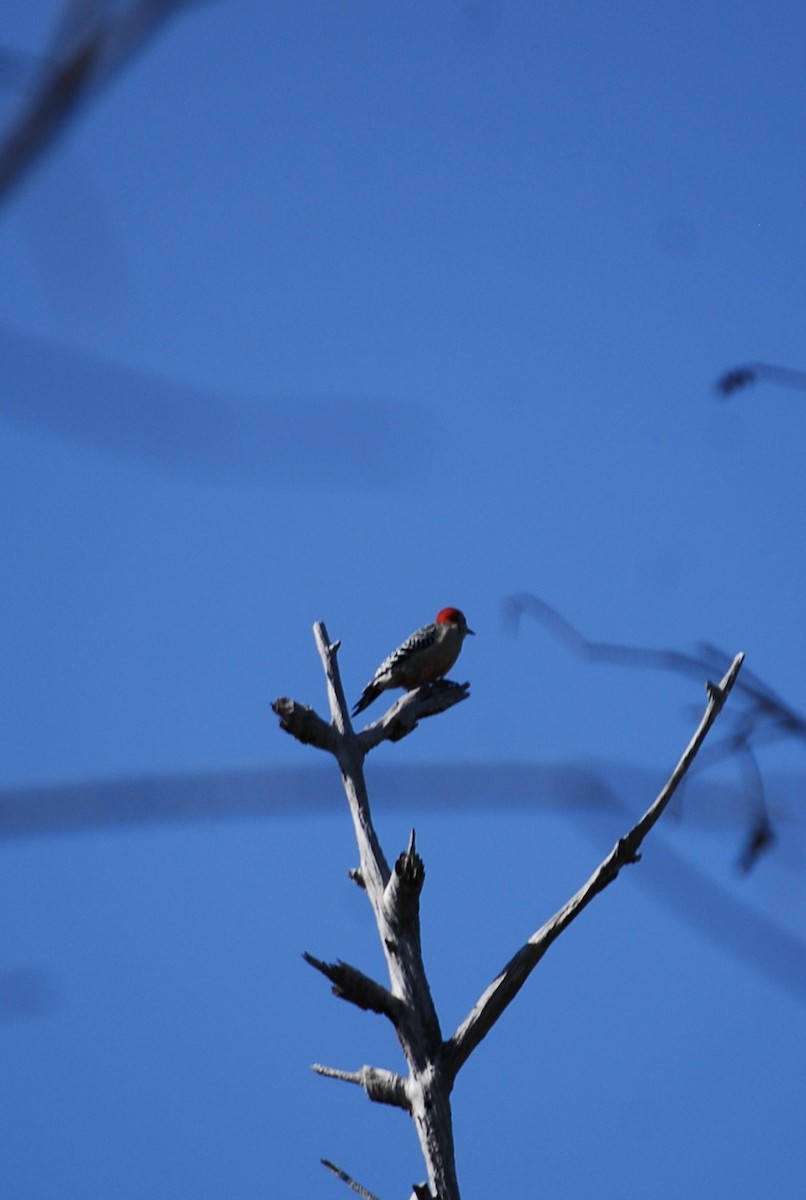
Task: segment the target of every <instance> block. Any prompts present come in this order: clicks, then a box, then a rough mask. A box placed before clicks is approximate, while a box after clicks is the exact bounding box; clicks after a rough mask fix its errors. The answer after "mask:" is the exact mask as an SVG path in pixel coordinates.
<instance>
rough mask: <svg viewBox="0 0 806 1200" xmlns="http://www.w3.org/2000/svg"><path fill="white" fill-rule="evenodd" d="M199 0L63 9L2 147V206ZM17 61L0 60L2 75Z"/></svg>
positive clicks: (96, 3) (87, 0)
mask: <svg viewBox="0 0 806 1200" xmlns="http://www.w3.org/2000/svg"><path fill="white" fill-rule="evenodd" d="M199 2H200V0H133V2H132V3H129V4H127V5H119V4H114V3H109V2H107V0H71V2H69V3H67V4H66V6H65V8H64V10H63V13H62V17H61V20H60V22H59V26H58V29H57V31H56V36H55V39H54V42H53V45H52V46H51V47H50V49H49V51H48V52H47V54H46V55H44V56H43V58H42V62H41V65H40V69H39V71H38V72H37V74H36V78H35V80H34V82H33V85H32V88H31V91H30V94H28V95H27V96H26V97H25V100H24V102H23V104H22V110H21V112H20V113H19V114H18V115H17V117H16V119H15V120H14V121H13V123H12V125H11V128H10V130H9V132H8V133H7V134H6V136H5V137H4V138H3V139H2V141H0V203H2V202H3V200H5V199H6V198H7V197H8V195H9V194H10V193H11V191H12V190H13V188H14V187H15V186H16V185H17V184H18V183H20V182H21V180H22V179H23V178H24V177H25V175H26V174H27V172H28V171H29V170H30V168H31V167H32V166H33V165H34V164H35V163H36V161H37V160H38V159H39V158H40V157H41V156H42V155H43V154H45V153H46V151H47V150H48V148H49V147H50V146H51V144H52V143H53V142H54V141H55V140H56V139H57V138H58V137H60V136H61V135H62V134H63V133H64V131H65V130H66V128H67V126H68V124H69V122H70V121H71V119H72V118H73V117H74V116H75V115H76V113H77V112H78V111H79V110H80V108H81V106H82V105H83V104H85V103H86V102H87V100H88V99H89V98H90V97H91V96H92V95H93V94H94V93H95V92H97V91H98V90H99V89H100V88H102V87H103V86H104V85H105V84H107V83H108V82H109V80H110V79H111V78H112V77H113V75H114V74H115V73H116V72H117V71H118V70H120V69H121V68H122V67H124V66H125V65H126V64H127V63H128V62H129V61H130V60H131V59H132V58H133V57H134V55H135V54H137V52H138V51H139V50H140V49H141V48H142V47H143V45H144V44H145V43H146V42H147V41H148V39H149V38H150V37H152V36H153V35H154V34H155V33H156V32H157V31H158V30H159V28H160V26H161V25H162V24H163V22H164V21H166V20H167V19H168V18H169V17H172V16H174V15H175V14H177V13H178V12H179V11H180V10H181V9H184V8H188V7H190V5H191V4H196V3H199ZM14 58H15V56H14V55H12V54H10V52H9V51H8V50H4V51H3V54H2V59H3V63H4V64H5V70H4V74H5V75H6V76H8V72H9V64H12V66H13V64H14ZM20 61H22V59H20Z"/></svg>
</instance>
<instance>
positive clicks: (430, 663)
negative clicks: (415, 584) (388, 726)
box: [353, 608, 475, 717]
mask: <svg viewBox="0 0 806 1200" xmlns="http://www.w3.org/2000/svg"><path fill="white" fill-rule="evenodd" d="M468 633H469V634H473V630H472V629H468V627H467V621H466V620H465V617H464V613H461V612H459V609H458V608H443V609H441V610H440V611H439V612H438V613H437V615H436V620H435V621H434V622H433V624H431V625H424V626H423V628H422V629H418V630H417V632H416V633H413V634H411V636H410V637H407V638H406V640H405V642H403V644H402V645H401V646H398V648H397V650H394V651H393V652H392V653H391V654H390V655H389V657H388V658H385V659H384V660H383V662H382V663H381V665H380V666H379V667H378V670H377V671H376V672H375V674H374V675H373V676H372V679H370V681H369V683H368V684H367V686H366V687H365V688H364V690H363V692H362V693H361V699H360V700H359V701H358V703H357V704H356V706H355V708H354V709H353V716H354V717H355V716H357V715H358V713H360V712H363V711H364V709H365V708H368V707H369V705H370V704H372V701H373V700H375V699H377V697H378V696H380V694H381V692H385V691H386V689H387V688H405V689H406V691H411V690H412V689H413V688H418V687H420V686H421V685H422V684H424V683H432V682H433V680H435V679H441V678H442V677H443V675H446V674H447V673H448V671H450V669H451V667H452V666H453V664H454V663H455V662H456V660H457V658H458V657H459V651H460V650H461V649H462V642H463V641H464V640H465V637H466V635H467V634H468ZM473 636H475V635H473Z"/></svg>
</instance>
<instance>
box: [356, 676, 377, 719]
mask: <svg viewBox="0 0 806 1200" xmlns="http://www.w3.org/2000/svg"><path fill="white" fill-rule="evenodd" d="M382 691H383V688H380V687H378V685H377V683H375V682H374V681H373V682H372V683H368V684H367V686H366V687H365V688H364V690H363V692H362V693H361V699H360V700H359V701H358V703H357V704H356V705H355V707H354V708H353V716H354V717H357V716H358V714H359V713H360V712H363V711H364V709H365V708H369V706H370V704H371V703H372V701H373V700H376V699H377V698H378V696H380V694H381V692H382Z"/></svg>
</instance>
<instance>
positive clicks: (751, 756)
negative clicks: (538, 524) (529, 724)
mask: <svg viewBox="0 0 806 1200" xmlns="http://www.w3.org/2000/svg"><path fill="white" fill-rule="evenodd" d="M524 615H528V616H530V617H533V618H534V619H535V620H537V621H539V622H540V624H541V625H543V626H544V627H545V628H546V629H548V630H549V632H550V633H552V634H554V636H555V637H557V638H559V639H560V640H561V641H563V642H565V644H566V645H567V646H569V647H570V648H571V650H573V651H574V653H575V654H577V655H579V656H580V657H582V658H586V659H588V660H589V661H591V662H610V663H618V664H620V665H626V666H632V667H646V668H649V669H651V670H658V669H659V670H663V671H672V672H675V673H676V674H679V675H686V676H689V677H694V678H700V677H701V676H702V674H703V672H705V673H706V674H708V675H709V676H713V675H718V674H720V673H721V672H722V671H724V670H725V668H726V665H727V663H729V662H730V656H729V655H727V654H725V653H724V652H723V651H722V650H720V649H719V647H717V646H714V645H712V644H711V643H710V642H700V643H699V644H698V645H697V646H696V647H695V650H694V652H693V653H691V654H686V653H683V652H681V651H678V650H647V649H642V648H640V647H636V646H625V645H621V644H619V643H616V642H591V641H588V640H587V638H585V637H584V636H583V635H582V634H581V633H580V632H579V630H577V629H575V628H574V626H573V625H571V623H570V622H569V621H567V620H566V619H565V617H563V616H561V614H560V613H558V612H557V610H556V609H554V608H552V607H551V605H550V604H547V603H546V601H545V600H541V599H540V597H539V596H534V595H531V594H530V593H527V592H524V593H521V594H520V595H517V596H510V597H508V599H507V600H506V601H505V617H506V620H507V622H508V623H509V624H510V625H512V626H514V627H517V626H518V624H519V623H520V619H521V617H522V616H524ZM723 723H724V724H727V725H728V726H729V727H730V728H729V732H728V733H727V735H726V736H725V737H723V738H722V740H721V741H717V742H716V744H715V745H713V746H711V747H710V748H709V750H707V751H706V753H704V754H703V755H702V756H701V758H700V769H702V766H703V765H708V764H709V763H713V762H714V761H717V760H719V759H725V758H727V757H733V758H735V759H736V760H737V761H738V763H739V765H740V767H741V769H742V772H743V778H744V783H745V792H746V797H747V799H748V800H749V801H750V822H749V827H748V829H747V833H746V837H745V841H744V845H743V847H742V850H741V853H740V855H739V859H738V866H739V868H740V870H742V871H745V872H746V871H749V870H751V868H752V867H754V866H755V865H756V863H757V862H758V860H759V858H760V856H761V855H762V854H763V853H764V852H765V851H766V850H768V849H769V848H770V847H771V846H772V845H773V843H774V842H775V840H776V836H777V834H776V829H775V828H774V826H773V822H772V817H771V815H770V810H769V806H768V804H767V800H766V797H765V787H764V780H763V776H762V774H761V770H760V768H759V766H758V762H757V759H756V756H755V752H756V750H757V749H758V748H759V746H761V745H766V744H770V743H772V742H775V741H781V740H784V739H788V738H794V739H795V740H797V741H802V742H804V743H806V717H803V716H801V714H800V713H798V712H796V711H795V709H793V708H792V707H791V706H790V705H788V704H787V703H786V702H785V701H784V700H783V699H782V698H781V697H780V696H779V695H777V693H776V692H774V691H773V690H772V688H770V687H768V685H767V684H766V683H765V682H764V681H763V680H762V679H759V677H758V676H757V675H754V674H753V673H752V672H751V671H749V670H745V671H743V672H742V674H741V677H740V678H739V680H738V681H737V684H736V687H735V689H734V700H733V706H732V709H729V711H728V714H727V715H726V718H725V721H724V722H723Z"/></svg>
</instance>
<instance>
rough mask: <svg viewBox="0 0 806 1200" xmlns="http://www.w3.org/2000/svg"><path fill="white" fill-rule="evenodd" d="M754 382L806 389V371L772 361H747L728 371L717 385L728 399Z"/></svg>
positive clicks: (721, 393) (722, 394)
mask: <svg viewBox="0 0 806 1200" xmlns="http://www.w3.org/2000/svg"><path fill="white" fill-rule="evenodd" d="M754 383H780V384H783V385H784V387H794V388H800V389H801V390H806V371H793V370H791V369H790V368H789V367H776V366H773V365H772V364H771V363H747V364H746V365H745V366H743V367H733V368H732V369H731V370H730V371H726V372H725V374H724V375H721V376H720V377H719V379H718V380H717V381H716V384H715V387H716V390H717V392H718V393H719V395H720V396H722V398H723V399H724V400H728V399H729V398H730V397H731V396H732V395H733V394H734V392H739V391H741V390H742V389H743V388H747V387H750V385H751V384H754Z"/></svg>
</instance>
